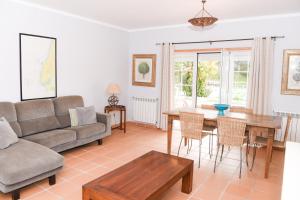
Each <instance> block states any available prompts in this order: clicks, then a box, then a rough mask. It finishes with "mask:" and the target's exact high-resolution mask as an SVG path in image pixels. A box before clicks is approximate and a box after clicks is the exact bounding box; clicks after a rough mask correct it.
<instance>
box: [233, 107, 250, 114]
mask: <svg viewBox="0 0 300 200" xmlns="http://www.w3.org/2000/svg"><path fill="white" fill-rule="evenodd" d="M230 112H237V113H245V114H253V109H251V108H245V107H241V106H232V107H230Z"/></svg>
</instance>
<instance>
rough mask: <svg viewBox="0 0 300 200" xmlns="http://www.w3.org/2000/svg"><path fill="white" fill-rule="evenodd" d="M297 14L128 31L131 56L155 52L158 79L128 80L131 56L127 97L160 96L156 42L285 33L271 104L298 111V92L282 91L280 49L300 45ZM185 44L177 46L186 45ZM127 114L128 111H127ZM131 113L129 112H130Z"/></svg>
mask: <svg viewBox="0 0 300 200" xmlns="http://www.w3.org/2000/svg"><path fill="white" fill-rule="evenodd" d="M299 27H300V14H299V15H290V16H284V17H283V16H280V17H276V18H273V19H271V18H265V19H256V20H247V21H235V22H223V23H219V24H216V25H215V26H214V27H212V28H210V29H208V30H201V29H200V30H197V31H195V30H192V29H191V27H184V26H182V27H177V28H176V27H174V28H163V29H156V30H144V31H136V32H132V33H131V34H130V47H129V52H130V56H131V55H132V54H136V53H147V54H148V53H154V54H158V62H157V63H158V66H157V72H156V74H157V81H156V87H155V88H146V87H137V86H132V84H131V58H130V60H129V63H130V67H129V68H130V72H129V76H130V78H129V87H128V98H130V97H132V96H145V97H158V98H159V97H160V82H161V81H160V80H161V77H160V74H161V62H160V47H159V46H156V45H155V43H157V42H184V41H203V40H218V39H235V38H249V37H255V36H273V35H277V36H281V35H283V36H285V38H284V39H278V40H277V41H276V50H275V66H274V76H273V88H272V89H273V96H272V98H273V99H272V100H273V108H274V109H276V110H280V111H287V112H298V113H300V104H299V102H300V96H288V95H281V94H280V88H281V73H282V59H283V49H300V39H299V36H300V28H299ZM249 45H251V43H249V42H243V43H239V42H231V43H215V44H213V45H212V46H210V45H209V44H205V45H201V47H203V48H209V47H223V46H231V47H234V46H249ZM186 47H187V46H185V47H183V46H177V48H186ZM129 115H130V114H129ZM129 117H130V116H129Z"/></svg>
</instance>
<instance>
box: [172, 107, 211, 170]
mask: <svg viewBox="0 0 300 200" xmlns="http://www.w3.org/2000/svg"><path fill="white" fill-rule="evenodd" d="M179 118H180V126H181V140H180V144H179V148H178V153H177V156H179V152H180V147H181V144H182V140H183V138H187V139H188V140H189V139H191V140H192V139H195V140H199V161H198V167H200V160H201V145H202V138H203V137H205V136H207V135H208V133H207V132H205V131H203V122H204V115H203V114H198V113H188V112H180V113H179ZM209 144H210V141H209ZM188 148H189V147H188ZM209 148H210V145H209Z"/></svg>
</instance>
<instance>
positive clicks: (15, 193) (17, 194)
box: [11, 190, 20, 200]
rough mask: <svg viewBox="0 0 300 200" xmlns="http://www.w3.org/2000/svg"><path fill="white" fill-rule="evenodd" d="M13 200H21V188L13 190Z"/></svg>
mask: <svg viewBox="0 0 300 200" xmlns="http://www.w3.org/2000/svg"><path fill="white" fill-rule="evenodd" d="M11 198H12V200H19V199H20V190H14V191H12V192H11Z"/></svg>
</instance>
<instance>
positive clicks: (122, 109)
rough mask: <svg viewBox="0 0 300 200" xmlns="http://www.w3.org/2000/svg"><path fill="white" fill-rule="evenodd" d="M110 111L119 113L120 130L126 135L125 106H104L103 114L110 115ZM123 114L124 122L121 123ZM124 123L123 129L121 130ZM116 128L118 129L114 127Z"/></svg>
mask: <svg viewBox="0 0 300 200" xmlns="http://www.w3.org/2000/svg"><path fill="white" fill-rule="evenodd" d="M112 111H120V126H119V128H120V130H124V133H126V106H123V105H115V106H105V108H104V112H105V113H110V112H112ZM123 113H124V122H123ZM123 123H124V128H123ZM116 128H118V127H116Z"/></svg>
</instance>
